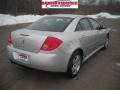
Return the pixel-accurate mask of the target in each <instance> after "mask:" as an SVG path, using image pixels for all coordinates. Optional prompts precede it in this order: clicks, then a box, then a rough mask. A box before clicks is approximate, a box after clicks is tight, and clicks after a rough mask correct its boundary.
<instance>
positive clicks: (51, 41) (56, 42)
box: [40, 36, 62, 51]
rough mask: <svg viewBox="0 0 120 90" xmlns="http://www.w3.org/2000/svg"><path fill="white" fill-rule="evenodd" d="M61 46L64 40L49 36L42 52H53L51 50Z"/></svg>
mask: <svg viewBox="0 0 120 90" xmlns="http://www.w3.org/2000/svg"><path fill="white" fill-rule="evenodd" d="M61 44H62V40H60V39H58V38H55V37H50V36H49V37H47V39H46V40H45V42H44V43H43V45H42V47H41V49H40V50H44V51H51V50H54V49H56V48H58V47H59V46H60V45H61Z"/></svg>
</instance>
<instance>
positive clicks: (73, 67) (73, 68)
mask: <svg viewBox="0 0 120 90" xmlns="http://www.w3.org/2000/svg"><path fill="white" fill-rule="evenodd" d="M81 61H82V60H81V53H80V51H76V52H74V53H73V55H72V57H71V58H70V61H69V64H68V69H67V75H68V76H69V77H71V78H74V77H75V76H77V75H78V73H79V71H80V67H81Z"/></svg>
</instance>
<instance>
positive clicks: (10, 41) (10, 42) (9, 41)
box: [8, 33, 12, 45]
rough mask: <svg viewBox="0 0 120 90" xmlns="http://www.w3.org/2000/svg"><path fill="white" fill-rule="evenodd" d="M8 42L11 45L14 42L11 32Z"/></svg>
mask: <svg viewBox="0 0 120 90" xmlns="http://www.w3.org/2000/svg"><path fill="white" fill-rule="evenodd" d="M8 44H9V45H11V44H12V35H11V33H10V34H9V36H8Z"/></svg>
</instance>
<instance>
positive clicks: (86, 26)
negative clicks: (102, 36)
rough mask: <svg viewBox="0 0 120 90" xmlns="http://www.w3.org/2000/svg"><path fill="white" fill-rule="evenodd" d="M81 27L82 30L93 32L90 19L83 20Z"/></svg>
mask: <svg viewBox="0 0 120 90" xmlns="http://www.w3.org/2000/svg"><path fill="white" fill-rule="evenodd" d="M80 26H81V29H82V30H91V26H90V24H89V22H88V19H81V20H80Z"/></svg>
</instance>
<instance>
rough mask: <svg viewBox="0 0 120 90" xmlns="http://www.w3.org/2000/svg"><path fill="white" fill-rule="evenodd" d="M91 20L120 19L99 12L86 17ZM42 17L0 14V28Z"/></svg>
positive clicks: (117, 16)
mask: <svg viewBox="0 0 120 90" xmlns="http://www.w3.org/2000/svg"><path fill="white" fill-rule="evenodd" d="M87 16H89V17H92V18H112V19H117V18H120V15H111V14H109V13H106V12H101V13H98V14H96V15H87ZM41 17H42V16H40V15H19V16H12V15H6V14H0V26H4V25H14V24H19V23H30V22H34V21H36V20H38V19H40V18H41Z"/></svg>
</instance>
